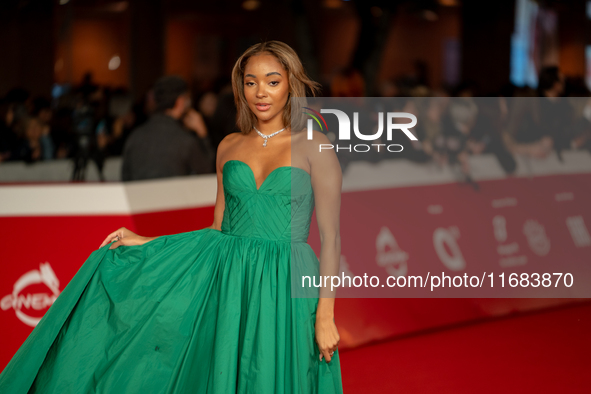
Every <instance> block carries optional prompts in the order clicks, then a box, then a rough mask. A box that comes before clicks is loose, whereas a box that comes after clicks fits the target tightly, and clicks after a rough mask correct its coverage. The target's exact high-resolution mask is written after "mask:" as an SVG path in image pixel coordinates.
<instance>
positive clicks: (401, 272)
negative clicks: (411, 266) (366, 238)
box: [376, 226, 408, 277]
mask: <svg viewBox="0 0 591 394" xmlns="http://www.w3.org/2000/svg"><path fill="white" fill-rule="evenodd" d="M376 250H377V252H378V253H377V255H376V262H377V264H378V265H379V266H380V267H384V268H385V269H386V272H388V274H390V275H392V276H396V277H398V276H405V275H406V274H407V272H408V264H407V261H408V253H406V252H405V251H403V250H402V249H400V247H399V246H398V242H396V238H394V235H392V232H391V231H390V229H389V228H388V227H386V226H383V227H382V228H381V229H380V232H379V234H378V236H377V238H376Z"/></svg>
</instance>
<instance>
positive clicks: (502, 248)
mask: <svg viewBox="0 0 591 394" xmlns="http://www.w3.org/2000/svg"><path fill="white" fill-rule="evenodd" d="M492 224H493V230H494V234H495V239H496V240H497V242H498V243H499V244H498V245H497V253H498V254H499V256H500V259H499V266H501V267H514V266H518V265H524V264H526V263H527V256H525V255H519V254H518V252H519V244H518V243H517V242H510V243H505V244H504V242H506V241H507V238H508V233H507V219H506V218H505V217H504V216H503V215H496V216H495V217H494V218H493V220H492Z"/></svg>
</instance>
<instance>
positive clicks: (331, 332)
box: [314, 318, 341, 363]
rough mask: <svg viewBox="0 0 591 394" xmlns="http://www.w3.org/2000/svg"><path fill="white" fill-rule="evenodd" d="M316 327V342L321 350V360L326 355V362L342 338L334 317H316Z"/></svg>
mask: <svg viewBox="0 0 591 394" xmlns="http://www.w3.org/2000/svg"><path fill="white" fill-rule="evenodd" d="M314 328H315V331H316V343H317V344H318V349H319V350H320V360H322V357H323V356H324V359H325V360H326V362H327V363H329V362H330V360H331V358H332V356H333V353H334V352H335V351H336V350H337V346H338V345H339V341H340V339H341V338H340V336H339V331H338V330H337V326H336V324H335V322H334V320H333V319H332V318H316V324H315V327H314Z"/></svg>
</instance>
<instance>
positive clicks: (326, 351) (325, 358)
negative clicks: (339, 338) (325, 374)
mask: <svg viewBox="0 0 591 394" xmlns="http://www.w3.org/2000/svg"><path fill="white" fill-rule="evenodd" d="M322 356H324V360H325V361H326V362H327V363H329V362H330V360H331V355H330V352H329V351H328V349H325V350H323V351H322V353H321V354H320V360H322Z"/></svg>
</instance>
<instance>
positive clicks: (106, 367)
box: [0, 41, 343, 394]
mask: <svg viewBox="0 0 591 394" xmlns="http://www.w3.org/2000/svg"><path fill="white" fill-rule="evenodd" d="M232 85H233V89H234V95H235V101H236V105H237V109H238V117H237V124H238V126H239V127H240V129H241V132H240V133H233V134H231V135H228V136H227V137H226V138H224V140H223V141H222V142H221V143H220V145H219V147H218V154H217V159H216V167H217V181H218V186H217V198H216V205H215V213H214V221H213V224H212V225H211V226H210V227H207V228H204V229H201V230H196V231H191V232H186V233H179V234H172V235H163V236H159V237H144V236H140V235H137V234H134V233H133V232H132V231H130V230H128V229H126V228H120V229H118V230H116V231H114V232H113V233H111V234H109V235H108V236H107V237H106V239H105V240H104V242H103V243H102V244H101V246H100V248H99V249H97V250H95V251H94V252H92V253H91V255H90V256H89V257H88V259H87V260H86V262H85V263H84V264H83V265H82V267H81V268H80V269H79V270H78V272H77V273H76V275H75V276H74V278H73V279H72V280H71V281H70V282H69V283H68V285H67V286H66V288H65V289H64V290H63V291H62V293H61V294H60V296H59V297H58V298H57V299H56V301H55V302H54V304H53V305H52V306H51V307H50V308H49V310H48V311H47V312H46V314H45V315H44V316H43V318H42V319H41V321H40V322H39V324H38V325H37V326H36V327H35V329H34V330H33V332H32V333H31V334H30V335H29V337H28V338H27V339H26V341H25V342H24V343H23V345H22V346H21V347H20V348H19V350H18V351H17V353H16V354H15V355H14V356H13V358H12V360H11V361H10V363H9V364H8V365H7V366H6V368H5V369H4V371H3V373H2V374H1V375H0V393H10V394H19V393H59V394H66V393H76V394H82V393H141V394H148V393H175V394H180V393H219V394H222V393H223V394H227V393H242V394H244V393H256V394H266V393H269V394H270V393H286V394H287V393H299V394H310V393H323V394H324V393H342V392H343V390H342V382H341V370H340V362H339V352H338V348H337V346H338V343H339V334H338V331H337V328H336V326H335V322H334V302H335V297H334V293H333V292H330V291H328V289H325V288H320V289H317V292H316V296H315V297H307V296H302V297H299V298H298V297H296V295H294V294H293V293H294V291H293V289H294V288H295V287H294V286H296V287H297V283H298V281H297V278H298V274H297V273H301V272H306V273H308V274H310V273H314V274H322V275H337V274H338V264H339V258H340V235H339V211H340V193H341V183H342V174H341V168H340V165H339V162H338V160H337V158H336V154H335V153H334V152H333V151H323V152H319V149H318V147H319V144H329V143H330V142H329V140H328V139H327V138H326V136H325V135H324V134H322V133H319V132H316V131H314V132H313V138H312V139H308V138H307V135H306V132H304V131H303V130H304V128H303V126H302V124H303V122H301V121H299V120H297V119H296V118H295V117H294V119H292V102H293V101H292V100H291V99H290V98H291V97H305V96H306V91H307V90H308V91H310V92H312V93H314V92H316V90H317V86H318V85H317V84H316V83H315V82H313V81H311V80H310V79H309V78H308V77H307V76H306V74H305V72H304V69H303V67H302V64H301V62H300V60H299V59H298V56H297V55H296V53H295V52H294V51H293V49H292V48H290V47H289V46H288V45H286V44H284V43H282V42H278V41H270V42H266V43H260V44H256V45H254V46H252V47H251V48H249V49H248V50H247V51H246V52H245V53H244V54H243V55H242V56H241V57H240V58H239V59H238V61H237V62H236V65H235V66H234V70H233V73H232ZM294 125H296V126H297V127H293V130H292V126H294ZM314 208H316V217H317V221H318V226H319V231H320V237H321V253H320V260H318V258H317V257H316V255H315V254H314V252H313V250H312V249H311V247H310V246H309V245H308V244H307V238H308V233H309V229H310V223H311V216H312V212H313V210H314ZM296 264H297V265H298V266H297V267H296V266H295V265H296ZM310 267H312V268H310Z"/></svg>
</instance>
